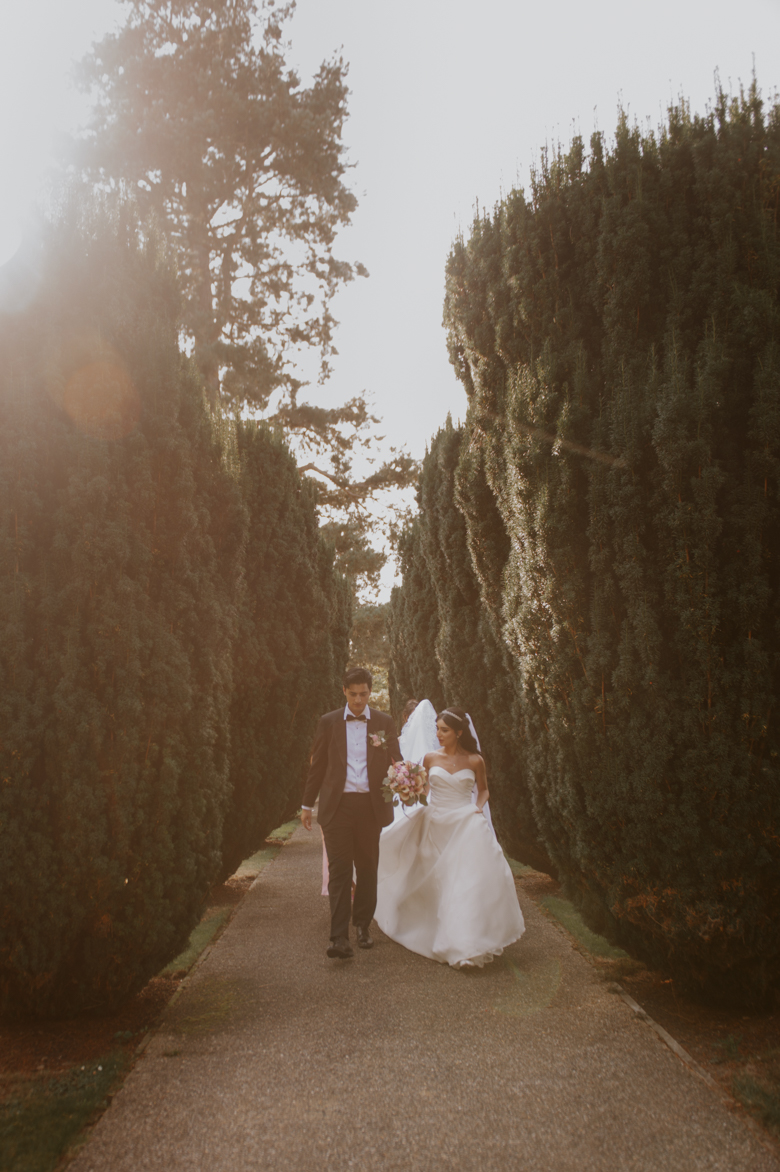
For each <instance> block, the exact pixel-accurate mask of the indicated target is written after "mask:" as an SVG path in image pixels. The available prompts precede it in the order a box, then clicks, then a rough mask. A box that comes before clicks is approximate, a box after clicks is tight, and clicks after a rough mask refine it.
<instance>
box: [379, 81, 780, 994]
mask: <svg viewBox="0 0 780 1172" xmlns="http://www.w3.org/2000/svg"><path fill="white" fill-rule="evenodd" d="M779 209H780V108H778V107H774V108H772V109H771V110H768V111H765V110H764V108H763V106H762V103H761V100H760V97H759V95H758V92H757V90H756V88H755V86H754V87H753V89H752V90H751V91H750V92H749V93H747V94H742V95H740V97H739V98H737V99H734V100H732V99H728V98H726V96H725V95H723V94H722V93H719V94H718V96H717V100H716V102H715V104H714V106H713V109H712V111H711V112H710V113H708V114H707V116H706V117H693V116H691V114H690V112H689V111H688V110H687V109H686V108H685V107H681V108H674V109H672V110H671V111H670V114H669V119H668V124H667V125H666V126H665V127H664V128H663V129H662V130H661V132H660V133H659V134H657V135H653V134H643V133H641V132H640V131H639V130H638V129H635V128H631V127H630V126H629V125H628V123H627V121H626V120H625V119H622V120H621V121H620V123H619V125H618V128H617V134H616V139H615V142H614V144H613V145H612V146H611V147H609V148H607V147H606V146H605V143H604V141H603V140H602V138H601V137H600V136H599V135H594V137H593V138H592V139H591V144H590V153H589V155H588V156H587V158H586V152H585V150H584V147H583V144H582V142H581V141H579V140H575V141H574V143H573V145H572V147H571V150H570V151H569V153H568V154H566V155H556V156H555V157H554V158H552V159H543V162H542V166H541V168H540V170H539V171H538V172H537V173H536V174H535V176H534V179H533V186H532V190H531V192H530V195H529V197H528V198H526V197H525V196H524V195H523V194H522V193H521V192H514V193H512V194H511V195H510V196H508V197H507V198H506V200H505V201H504V202H503V203H502V204H501V205H500V206H499V207H497V209H496V211H495V214H494V215H493V216H492V217H490V218H482V219H479V220H478V221H477V222H476V223H475V225H474V229H473V232H472V235H471V238H470V239H469V240H468V241H465V242H464V241H459V242H458V243H457V244H456V246H455V247H454V249H453V251H452V254H451V256H450V259H449V262H448V268H447V297H446V305H445V321H446V324H447V327H448V333H449V345H450V352H451V357H452V361H453V363H454V365H455V367H456V370H457V372H458V374H459V376H460V378H461V379H462V381H463V383H464V385H465V387H466V390H467V393H468V396H469V409H468V419H467V424H466V428H465V434H464V437H463V441H462V443H461V446H460V454H459V457H458V466H457V469H456V471H455V482H456V499H457V503H458V507H459V509H460V512H461V514H462V517H463V520H464V525H465V541H466V544H467V546H468V550H469V554H470V559H471V566H472V568H473V572H474V575H475V577H476V581H477V583H478V586H479V595H480V600H481V606H482V611H483V614H484V616H485V617H486V618H487V620H488V622H489V624H490V627H491V630H492V632H493V635H494V638H495V640H496V642H497V644H499V645H500V646H501V647H502V648H503V649H505V650H506V652H507V653H508V655H509V666H508V668H507V671H508V673H509V675H510V677H511V686H512V692H513V694H514V697H515V700H514V703H513V706H512V707H511V711H512V720H513V721H516V722H517V726H518V727H517V729H513V733H512V736H513V738H517V739H516V740H515V743H517V744H520V745H521V747H522V772H521V773H519V774H518V786H519V792H524V791H525V790H526V788H527V791H528V793H529V794H530V802H531V806H532V810H533V815H534V819H535V824H536V828H537V829H538V832H539V835H540V837H541V839H542V842H543V845H544V847H545V848H546V850H547V851H548V852H549V855H550V857H551V858H552V860H553V861H554V863H555V865H556V867H557V868H558V870H559V872H560V874H561V875H562V876H563V877H564V878H565V880H566V883H567V886H568V888H569V890H570V892H571V893H572V895H573V896H574V897H575V898H576V899H577V900H578V902H579V904H580V906H581V907H582V908H583V910H584V912H585V914H586V916H587V917H588V918H589V919H590V921H591V923H592V924H594V926H596V927H598V928H600V929H601V930H606V931H607V932H608V933H609V934H610V935H612V936H613V937H614V938H616V939H617V940H618V941H620V942H622V943H623V944H624V945H625V946H627V947H628V948H629V949H632V950H633V951H634V952H635V953H637V954H638V955H640V956H642V957H644V958H645V959H646V960H648V961H650V962H651V963H654V964H661V965H664V966H666V967H667V968H669V969H671V970H672V971H673V972H674V973H676V974H677V975H678V976H679V977H680V978H681V979H682V980H684V981H685V982H686V983H687V984H688V985H689V986H693V987H694V988H696V989H698V990H700V991H702V992H705V993H707V994H708V995H715V996H719V997H726V998H731V999H738V1000H741V1001H743V1002H751V1001H752V1002H756V1003H757V1002H760V1001H762V1000H763V999H764V998H765V997H766V995H767V993H768V990H769V989H770V988H771V986H772V984H773V982H776V980H777V977H778V972H779V971H780V921H779V920H778V916H777V909H778V906H780V836H779V835H778V813H779V812H780V786H779V785H778V781H779V780H780V778H779V776H778V765H779V763H780V758H779V757H778V753H779V752H780V745H779V744H778V732H779V731H780V730H779V728H778V719H779V716H780V713H778V698H779V697H778V683H779V681H778V669H779V667H780V657H779V654H778V653H779V652H780V619H779V618H778V616H779V615H780V598H779V597H778V588H779V586H780V578H779V572H780V562H779V559H780V510H779V508H778V488H779V485H778V472H779V471H780V463H779V458H780V311H779V307H778V285H779V283H780V240H779V239H778V210H779ZM438 475H439V476H440V478H441V480H442V483H445V482H446V480H447V478H448V477H449V472H447V473H446V474H445V473H444V472H443V471H442V472H440V473H439V474H438ZM417 524H418V526H420V525H424V524H425V512H424V511H423V515H422V519H421V520H418V522H417ZM408 559H409V554H408V553H407V564H408V565H409V566H410V567H412V568H413V563H412V562H410V561H409V560H408ZM415 572H416V573H419V572H418V571H416V570H415ZM464 580H465V578H464ZM406 589H407V586H406V582H405V585H404V591H406ZM425 605H428V599H427V596H426V602H425ZM404 609H405V610H406V611H407V612H410V613H411V612H412V611H413V609H414V604H413V600H412V598H411V597H406V598H403V597H402V598H401V599H400V600H399V601H398V602H397V603H396V613H397V614H398V613H401V612H402V611H403V610H404ZM438 621H439V634H438V635H436V636H435V638H434V640H433V641H434V642H435V641H436V639H439V640H441V639H442V638H446V639H449V638H450V636H449V635H447V634H446V632H444V628H443V627H442V626H441V618H439V620H438ZM464 630H465V627H464ZM471 631H472V633H471V634H470V636H469V638H470V639H477V638H478V637H479V636H478V633H477V631H476V630H475V629H474V628H471ZM429 644H430V640H429ZM462 654H463V656H464V662H468V660H469V656H470V655H471V654H472V652H471V651H470V650H469V649H468V648H467V647H464V649H463V652H462ZM496 670H497V673H499V672H500V670H501V669H499V668H497V669H496ZM463 698H464V700H465V701H466V702H467V703H468V704H472V705H473V703H474V698H473V692H471V691H469V694H468V695H467V696H464V697H463ZM448 699H449V697H448ZM504 810H505V807H504V806H503V800H502V817H503V816H504Z"/></svg>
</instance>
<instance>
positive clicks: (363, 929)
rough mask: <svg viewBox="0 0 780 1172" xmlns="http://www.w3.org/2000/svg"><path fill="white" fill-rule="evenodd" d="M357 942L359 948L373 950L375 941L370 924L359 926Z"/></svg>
mask: <svg viewBox="0 0 780 1172" xmlns="http://www.w3.org/2000/svg"><path fill="white" fill-rule="evenodd" d="M356 927H357V942H358V948H373V947H374V941H373V940H372V939H371V936H370V934H369V931H368V924H357V925H356Z"/></svg>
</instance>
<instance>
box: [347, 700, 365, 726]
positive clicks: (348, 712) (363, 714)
mask: <svg viewBox="0 0 780 1172" xmlns="http://www.w3.org/2000/svg"><path fill="white" fill-rule="evenodd" d="M349 715H350V711H349V704H345V705H344V719H345V720H346V719H347V717H348V716H349ZM351 715H352V716H354V715H355V714H354V712H353V713H352V714H351ZM360 715H361V716H365V718H366V723H367V722H368V721H369V720H370V719H371V709H370V708H369V706H368V704H366V706H365V708H364V709H363V711H362V712H361V714H360Z"/></svg>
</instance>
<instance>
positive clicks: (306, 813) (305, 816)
mask: <svg viewBox="0 0 780 1172" xmlns="http://www.w3.org/2000/svg"><path fill="white" fill-rule="evenodd" d="M301 826H302V827H303V829H304V830H311V810H301Z"/></svg>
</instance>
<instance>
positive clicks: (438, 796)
mask: <svg viewBox="0 0 780 1172" xmlns="http://www.w3.org/2000/svg"><path fill="white" fill-rule="evenodd" d="M475 781H476V774H475V773H474V770H473V769H456V771H455V772H454V773H448V772H447V770H446V769H445V768H444V767H443V766H442V765H432V766H431V768H430V769H429V770H428V783H429V785H430V787H431V794H430V801H431V804H432V805H433V806H434V808H437V807H438V809H440V810H441V809H443V808H444V807H445V806H446V807H449V808H452V807H453V806H467V805H469V804H470V803H471V791H472V790H473V789H474V782H475Z"/></svg>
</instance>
